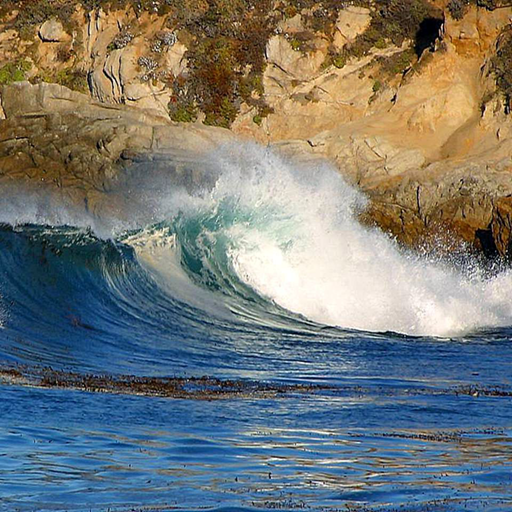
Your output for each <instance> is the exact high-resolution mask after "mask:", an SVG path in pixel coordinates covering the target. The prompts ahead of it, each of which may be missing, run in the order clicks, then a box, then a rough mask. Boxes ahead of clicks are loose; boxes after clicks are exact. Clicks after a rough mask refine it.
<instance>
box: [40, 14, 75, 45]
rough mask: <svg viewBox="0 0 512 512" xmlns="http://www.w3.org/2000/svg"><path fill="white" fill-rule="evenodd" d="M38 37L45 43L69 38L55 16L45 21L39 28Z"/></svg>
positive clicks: (58, 41)
mask: <svg viewBox="0 0 512 512" xmlns="http://www.w3.org/2000/svg"><path fill="white" fill-rule="evenodd" d="M39 37H40V38H41V40H42V41H43V42H45V43H60V42H62V41H65V40H66V39H69V35H68V34H66V32H65V30H64V27H63V26H62V23H61V22H60V21H59V20H56V19H55V18H52V19H50V20H47V21H45V22H44V23H43V24H42V25H41V28H40V29H39Z"/></svg>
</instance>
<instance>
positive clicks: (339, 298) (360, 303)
mask: <svg viewBox="0 0 512 512" xmlns="http://www.w3.org/2000/svg"><path fill="white" fill-rule="evenodd" d="M210 162H211V163H212V169H213V170H214V172H215V173H217V174H218V179H217V181H216V184H215V186H214V187H213V188H212V189H210V190H209V191H208V192H206V193H203V194H202V195H201V196H200V197H198V196H196V195H191V196H186V195H183V194H182V193H181V194H180V195H179V203H180V204H178V205H177V204H175V205H174V207H175V208H176V209H177V210H179V211H180V212H181V214H183V215H185V216H197V215H199V213H198V212H202V213H201V214H202V215H204V213H205V212H209V216H210V218H215V219H216V220H215V222H213V223H210V224H209V226H208V228H204V229H205V232H204V233H203V235H204V237H203V240H204V239H209V240H213V243H214V244H215V243H216V242H218V241H219V240H220V237H222V238H223V239H225V240H227V243H226V257H227V259H228V267H229V269H230V271H232V272H233V273H234V274H236V276H237V278H238V279H240V280H241V281H242V282H243V283H245V284H246V285H247V286H249V287H251V288H252V289H254V290H255V291H256V292H257V293H258V294H259V295H261V296H262V297H265V298H266V299H267V300H268V301H271V302H273V303H275V304H277V305H279V306H281V307H283V308H285V309H287V310H289V311H291V312H294V313H296V314H299V315H302V316H303V317H306V318H308V319H310V320H312V321H315V322H319V323H322V324H326V325H331V326H339V327H343V328H350V329H360V330H366V331H379V332H384V331H394V332H399V333H405V334H411V335H433V336H441V337H449V336H457V335H462V334H466V333H469V332H471V331H474V330H477V329H483V328H487V327H498V326H508V325H511V324H512V302H511V301H510V297H511V293H512V274H511V272H510V271H506V272H502V273H500V274H498V275H496V276H494V277H491V278H487V277H485V275H484V273H483V272H480V271H479V270H478V269H476V268H475V269H473V271H472V272H461V271H460V270H457V269H455V268H454V266H453V265H450V264H449V263H446V262H444V263H443V262H432V261H429V260H427V259H425V258H422V257H420V256H418V255H415V254H412V253H409V252H405V251H403V250H401V249H400V248H399V246H398V245H397V244H396V242H395V241H394V240H392V239H391V238H390V237H388V236H387V235H385V234H383V233H382V232H380V231H379V230H377V229H370V228H367V227H363V226H362V225H361V224H360V223H359V222H358V220H357V212H358V211H359V209H360V208H361V207H363V206H364V203H365V200H364V197H363V196H362V195H361V194H360V193H359V192H358V191H356V190H355V189H354V188H353V187H351V186H349V185H347V184H346V182H345V181H344V180H343V179H342V177H341V176H340V175H339V173H337V172H336V171H335V169H334V168H333V167H331V166H330V165H327V164H325V163H322V164H319V163H314V164H311V163H310V164H309V165H297V164H292V163H290V162H289V161H286V160H284V159H283V158H281V157H279V156H277V155H276V154H275V153H273V152H272V151H270V150H269V149H268V148H262V147H259V146H256V145H253V144H247V145H237V146H236V147H234V146H229V147H224V148H222V149H220V150H218V151H217V152H216V153H214V154H213V155H211V159H210ZM226 208H230V209H231V210H232V211H231V212H230V213H231V215H230V219H231V220H230V222H228V223H226V222H223V220H222V219H224V218H225V217H226V212H225V211H222V210H225V209H226ZM215 216H218V218H216V217H215ZM212 226H213V227H212ZM211 252H212V251H210V253H209V254H208V255H206V254H205V255H204V257H205V258H208V257H212V256H211ZM147 261H148V259H147V258H146V262H147ZM158 265H159V266H161V265H165V258H163V259H162V257H160V258H159V259H158Z"/></svg>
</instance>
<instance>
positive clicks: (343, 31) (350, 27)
mask: <svg viewBox="0 0 512 512" xmlns="http://www.w3.org/2000/svg"><path fill="white" fill-rule="evenodd" d="M371 19H372V18H371V15H370V10H369V9H366V8H364V7H356V6H349V7H346V8H345V9H342V10H341V11H340V14H339V16H338V20H337V22H336V31H335V33H334V41H333V44H334V46H335V47H336V48H342V47H343V46H345V45H346V44H347V43H351V42H353V41H354V40H355V38H356V37H357V36H358V35H359V34H362V33H363V32H364V31H365V30H366V29H367V28H368V27H369V25H370V22H371Z"/></svg>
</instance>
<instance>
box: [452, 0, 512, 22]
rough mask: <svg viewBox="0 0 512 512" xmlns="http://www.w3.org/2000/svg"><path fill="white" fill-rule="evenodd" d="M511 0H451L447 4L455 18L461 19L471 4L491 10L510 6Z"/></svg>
mask: <svg viewBox="0 0 512 512" xmlns="http://www.w3.org/2000/svg"><path fill="white" fill-rule="evenodd" d="M511 3H512V2H510V0H450V1H449V2H448V4H447V7H448V10H449V11H450V14H451V15H452V17H453V19H455V20H461V19H462V18H463V17H464V16H465V14H466V12H467V10H468V7H469V6H470V5H476V6H477V7H482V8H484V9H488V10H490V11H492V10H494V9H498V8H499V7H510V5H511Z"/></svg>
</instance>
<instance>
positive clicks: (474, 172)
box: [0, 0, 512, 258]
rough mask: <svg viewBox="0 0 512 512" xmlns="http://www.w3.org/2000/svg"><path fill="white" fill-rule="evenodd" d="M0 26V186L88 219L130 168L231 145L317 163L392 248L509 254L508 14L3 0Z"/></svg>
mask: <svg viewBox="0 0 512 512" xmlns="http://www.w3.org/2000/svg"><path fill="white" fill-rule="evenodd" d="M0 20H1V21H0V85H1V87H2V89H1V92H0V101H1V106H2V108H1V109H0V117H1V118H3V121H0V183H3V184H4V186H5V184H6V183H11V182H12V181H13V180H14V181H16V182H24V183H25V184H26V185H27V186H37V187H40V186H41V185H40V184H41V183H45V184H46V185H43V186H47V187H48V188H49V189H52V190H53V191H54V192H55V193H56V194H58V195H60V196H61V197H60V199H59V200H62V198H63V197H64V198H67V199H66V200H69V201H72V202H74V203H80V202H82V203H83V204H84V205H85V206H86V207H87V208H89V209H90V210H92V211H94V212H99V211H100V210H101V209H102V208H105V207H108V208H113V207H114V205H118V204H119V202H118V201H114V202H113V201H111V200H110V199H107V200H106V199H105V198H106V197H109V194H112V193H113V192H114V191H115V190H116V187H117V188H119V186H120V183H122V181H123V180H124V179H126V176H128V175H132V176H133V175H134V173H136V171H134V169H137V168H138V164H140V162H143V161H147V160H148V159H149V160H151V159H152V160H153V161H155V159H156V160H158V158H161V159H167V158H169V155H173V158H174V161H175V162H178V164H176V165H177V166H178V167H179V165H180V164H179V162H190V161H191V158H192V160H193V159H194V158H196V157H191V155H200V154H201V153H202V152H203V151H204V150H205V149H207V148H208V147H212V146H213V145H215V144H217V143H218V142H219V141H221V140H228V139H231V138H233V137H245V138H250V139H255V140H258V141H260V142H262V143H265V144H273V145H275V146H276V147H278V148H280V150H282V151H284V152H288V153H291V154H293V155H299V156H300V155H301V154H302V155H308V156H309V155H314V156H319V157H324V158H328V159H330V160H331V161H333V162H334V163H335V164H336V165H337V167H338V168H339V170H340V172H341V173H343V175H344V176H345V177H346V179H347V180H349V181H350V182H352V183H354V184H356V185H357V186H359V187H360V188H361V189H362V190H364V191H365V193H366V194H367V195H368V197H369V198H370V202H369V207H368V209H367V211H366V212H365V213H364V214H363V215H362V220H363V221H364V222H366V223H369V224H377V225H379V226H380V227H382V228H383V229H385V230H387V231H389V232H390V233H392V234H393V235H394V236H396V237H397V238H398V239H399V240H400V241H402V242H403V243H405V244H408V245H413V246H418V245H423V246H426V247H428V246H432V245H435V244H438V243H439V240H440V239H442V240H443V241H444V244H445V246H446V243H448V241H454V243H455V245H456V244H457V243H458V241H464V242H466V243H467V244H469V245H470V246H473V247H475V248H477V249H479V250H483V251H484V252H485V253H486V254H488V255H489V256H495V255H501V256H503V257H507V258H508V257H510V255H511V254H512V235H511V230H512V174H511V173H512V132H511V129H510V127H511V120H510V115H509V111H510V106H511V99H512V67H511V65H510V62H511V60H510V58H511V57H512V25H511V22H512V7H511V6H509V5H508V3H507V2H504V1H503V2H500V1H499V0H486V1H485V2H484V1H476V0H450V1H444V0H439V1H432V2H427V1H426V0H391V1H383V0H367V1H363V0H361V1H347V2H339V1H334V0H325V1H323V2H313V1H309V0H281V1H278V0H275V1H270V0H268V1H267V0H258V1H256V0H232V1H230V2H226V1H224V0H204V1H202V0H188V1H182V2H177V1H176V2H175V1H174V0H153V1H142V0H141V1H135V0H134V1H133V2H132V1H131V0H115V1H109V2H107V1H104V0H77V1H75V2H69V1H66V2H63V1H61V0H30V1H29V0H8V1H7V2H4V4H3V5H2V7H0ZM71 89H73V90H71ZM227 129H229V130H230V131H228V130H227ZM197 158H199V159H200V156H198V157H197ZM130 169H131V170H130ZM36 184H37V185H36ZM115 207H116V208H117V207H118V206H115Z"/></svg>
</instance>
